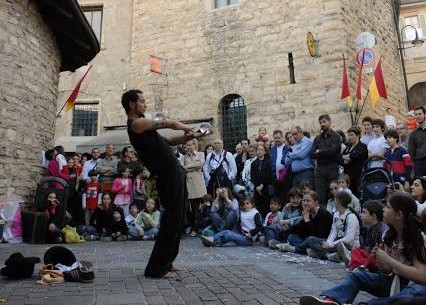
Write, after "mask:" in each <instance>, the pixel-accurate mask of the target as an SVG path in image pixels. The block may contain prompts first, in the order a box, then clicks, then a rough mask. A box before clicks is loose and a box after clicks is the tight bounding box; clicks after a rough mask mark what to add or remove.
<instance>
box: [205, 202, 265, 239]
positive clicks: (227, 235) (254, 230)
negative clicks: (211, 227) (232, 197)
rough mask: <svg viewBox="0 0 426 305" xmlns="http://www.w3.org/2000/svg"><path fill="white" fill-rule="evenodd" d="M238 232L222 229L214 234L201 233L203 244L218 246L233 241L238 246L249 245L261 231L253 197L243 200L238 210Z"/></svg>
mask: <svg viewBox="0 0 426 305" xmlns="http://www.w3.org/2000/svg"><path fill="white" fill-rule="evenodd" d="M237 229H238V233H237V232H234V231H231V230H224V231H221V232H219V233H216V234H215V235H214V236H204V235H201V240H202V242H203V245H204V246H208V247H209V246H220V245H223V244H226V243H228V242H234V243H235V244H237V245H238V246H251V245H253V241H254V240H256V237H257V236H258V234H259V233H260V232H261V231H262V217H261V216H260V213H259V211H258V210H257V209H256V207H255V205H254V200H253V198H250V197H247V198H245V199H244V200H243V202H242V204H241V210H240V218H239V220H238V222H237Z"/></svg>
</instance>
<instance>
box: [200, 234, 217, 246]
mask: <svg viewBox="0 0 426 305" xmlns="http://www.w3.org/2000/svg"><path fill="white" fill-rule="evenodd" d="M200 238H201V242H202V243H203V245H204V246H206V247H213V246H214V237H213V236H204V235H201V236H200Z"/></svg>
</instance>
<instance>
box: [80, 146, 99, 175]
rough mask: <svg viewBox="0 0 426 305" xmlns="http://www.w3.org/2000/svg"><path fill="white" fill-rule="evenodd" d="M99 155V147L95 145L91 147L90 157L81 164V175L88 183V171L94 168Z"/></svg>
mask: <svg viewBox="0 0 426 305" xmlns="http://www.w3.org/2000/svg"><path fill="white" fill-rule="evenodd" d="M100 156H101V151H100V150H99V148H97V147H94V148H92V159H90V160H87V161H86V162H85V163H84V166H83V172H82V176H83V180H84V181H85V182H86V183H88V182H89V180H90V179H89V171H91V170H92V169H96V167H97V165H98V162H99V161H100V159H99V157H100Z"/></svg>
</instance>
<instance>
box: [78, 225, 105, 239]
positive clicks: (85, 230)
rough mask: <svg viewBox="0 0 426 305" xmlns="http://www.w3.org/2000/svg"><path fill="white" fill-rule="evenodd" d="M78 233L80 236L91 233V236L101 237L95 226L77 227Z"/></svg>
mask: <svg viewBox="0 0 426 305" xmlns="http://www.w3.org/2000/svg"><path fill="white" fill-rule="evenodd" d="M77 233H78V234H80V235H82V234H84V233H89V234H92V235H97V236H99V235H100V234H99V233H98V231H96V228H95V227H94V226H91V225H87V226H77Z"/></svg>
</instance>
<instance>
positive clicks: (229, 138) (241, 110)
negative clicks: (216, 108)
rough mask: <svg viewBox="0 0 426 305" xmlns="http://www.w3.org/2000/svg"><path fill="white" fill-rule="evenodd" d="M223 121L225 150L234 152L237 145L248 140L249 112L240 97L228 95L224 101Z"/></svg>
mask: <svg viewBox="0 0 426 305" xmlns="http://www.w3.org/2000/svg"><path fill="white" fill-rule="evenodd" d="M221 104H222V109H221V119H222V124H221V127H222V136H223V144H224V148H225V149H226V150H228V151H234V150H235V145H236V144H237V143H239V142H241V140H242V139H244V138H247V111H246V104H245V102H244V99H243V98H242V97H241V96H239V95H227V96H225V97H224V98H223V100H222V103H221Z"/></svg>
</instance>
